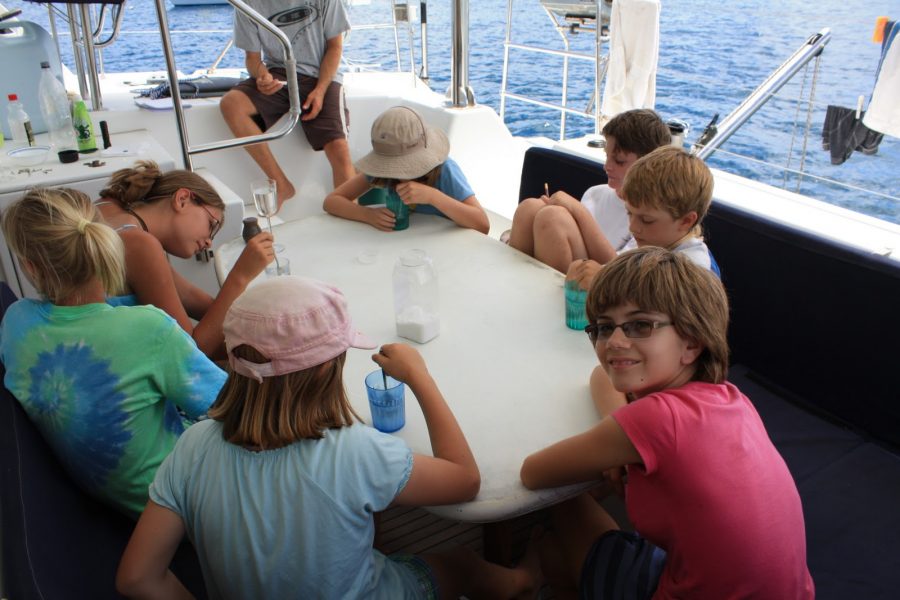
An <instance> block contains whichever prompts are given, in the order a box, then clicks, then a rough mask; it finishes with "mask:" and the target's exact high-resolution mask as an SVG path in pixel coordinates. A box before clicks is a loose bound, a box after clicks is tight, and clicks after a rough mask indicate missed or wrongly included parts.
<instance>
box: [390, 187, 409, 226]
mask: <svg viewBox="0 0 900 600" xmlns="http://www.w3.org/2000/svg"><path fill="white" fill-rule="evenodd" d="M386 205H387V209H388V210H389V211H391V212H392V213H394V219H395V220H394V231H400V230H401V229H406V228H407V227H409V207H408V206H407V205H405V204H404V203H403V200H401V199H400V196H398V195H397V192H396V191H394V190H393V189H389V190H388V191H387V200H386Z"/></svg>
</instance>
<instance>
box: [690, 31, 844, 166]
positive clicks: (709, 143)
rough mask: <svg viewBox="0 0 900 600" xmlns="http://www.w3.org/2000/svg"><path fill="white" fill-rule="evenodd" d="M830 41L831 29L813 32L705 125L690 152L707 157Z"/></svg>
mask: <svg viewBox="0 0 900 600" xmlns="http://www.w3.org/2000/svg"><path fill="white" fill-rule="evenodd" d="M830 40H831V29H829V28H828V27H826V28H824V29H822V30H821V31H820V32H819V33H816V34H814V35H812V36H810V38H809V39H808V40H806V42H804V43H803V45H802V46H800V48H798V49H797V51H796V52H794V54H792V55H791V57H790V58H788V59H787V60H786V61H785V62H784V63H782V64H781V66H780V67H778V68H777V69H775V70H774V71H773V72H772V74H771V75H769V76H768V77H767V78H766V80H765V81H763V82H762V83H761V84H760V85H759V87H757V88H756V89H755V90H753V92H751V93H750V95H749V96H747V97H746V98H745V99H744V100H743V101H742V102H741V103H740V104H739V105H738V107H737V108H735V109H734V110H733V111H731V113H730V114H729V115H728V116H727V117H725V118H724V119H722V121H721V122H720V123H719V124H718V125H715V124H710V125H709V126H707V129H706V131H704V132H703V133H702V134H701V135H700V138H699V139H698V140H697V141H696V142H694V144H693V146H692V148H691V152H692V153H693V154H696V155H697V156H699V157H700V158H702V159H704V160H706V159H707V158H709V157H710V156H712V154H713V153H714V152H715V151H716V149H717V148H718V147H719V146H721V145H722V144H723V143H725V141H726V140H727V139H728V138H730V137H731V136H732V134H733V133H734V132H735V131H737V130H738V129H739V128H740V127H741V125H743V124H744V123H745V122H746V121H747V119H749V118H750V117H751V116H753V114H754V113H756V111H758V110H759V109H760V108H761V107H762V106H763V105H764V104H765V103H766V102H768V101H769V100H770V99H771V98H772V97H773V95H774V94H775V93H776V92H777V91H778V90H780V89H781V88H782V87H783V86H784V84H786V83H787V82H788V81H790V80H791V78H792V77H794V75H796V74H797V73H798V72H799V71H800V69H802V68H803V67H804V66H806V64H807V63H808V62H810V61H811V60H813V59H815V58H816V57H817V56H819V54H821V52H822V50H823V49H824V48H825V46H826V45H827V44H828V42H829V41H830Z"/></svg>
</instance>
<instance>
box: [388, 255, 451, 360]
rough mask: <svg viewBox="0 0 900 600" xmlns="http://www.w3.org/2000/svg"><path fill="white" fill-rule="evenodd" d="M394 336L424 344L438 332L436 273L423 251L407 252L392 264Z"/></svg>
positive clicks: (439, 325) (438, 315)
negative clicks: (395, 333)
mask: <svg viewBox="0 0 900 600" xmlns="http://www.w3.org/2000/svg"><path fill="white" fill-rule="evenodd" d="M394 315H395V317H396V320H397V335H399V336H400V337H404V338H406V339H409V340H412V341H414V342H418V343H420V344H424V343H425V342H427V341H429V340H431V339H433V338H435V337H437V335H438V334H439V333H440V331H441V318H440V314H439V312H438V282H437V273H436V272H435V270H434V265H433V264H432V262H431V257H429V256H428V254H427V253H426V252H425V251H424V250H407V251H406V252H404V253H403V254H401V255H400V258H398V259H397V263H396V264H395V265H394Z"/></svg>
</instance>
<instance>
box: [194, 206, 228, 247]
mask: <svg viewBox="0 0 900 600" xmlns="http://www.w3.org/2000/svg"><path fill="white" fill-rule="evenodd" d="M195 202H196V200H195ZM197 204H199V205H200V208H202V209H203V210H205V211H206V214H208V215H209V219H210V220H209V239H213V238H214V237H216V234H217V233H219V230H220V229H222V222H221V221H220V220H218V219H217V218H215V217H214V216H213V214H212V213H211V212H209V209H208V208H206V205H205V204H203V203H202V202H197Z"/></svg>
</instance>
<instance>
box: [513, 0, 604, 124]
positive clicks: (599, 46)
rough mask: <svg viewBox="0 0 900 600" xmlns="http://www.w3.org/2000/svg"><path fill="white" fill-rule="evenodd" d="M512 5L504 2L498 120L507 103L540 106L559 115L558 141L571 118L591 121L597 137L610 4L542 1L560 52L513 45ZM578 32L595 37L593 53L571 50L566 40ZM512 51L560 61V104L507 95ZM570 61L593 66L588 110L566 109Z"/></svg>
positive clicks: (597, 0) (580, 0)
mask: <svg viewBox="0 0 900 600" xmlns="http://www.w3.org/2000/svg"><path fill="white" fill-rule="evenodd" d="M513 2H514V0H507V6H506V35H505V39H504V42H503V75H502V79H501V83H500V118H501V119H504V118H505V115H506V103H507V100H516V101H518V102H524V103H526V104H532V105H535V106H542V107H544V108H549V109H552V110H555V111H558V112H559V113H560V122H559V130H560V139H565V137H566V117H567V115H570V114H574V115H578V116H582V117H590V118H593V120H594V132H595V133H596V134H599V133H600V127H601V122H600V120H601V115H600V111H599V106H600V102H599V98H600V84H601V82H602V81H603V78H604V77H605V76H606V69H607V67H608V64H609V62H608V58H609V57H608V55H605V54H603V45H604V44H605V43H608V42H609V17H610V14H611V5H612V2H611V1H610V0H586V1H585V0H541V8H543V9H544V12H545V13H546V14H547V16H548V17H549V19H550V21H551V22H552V23H553V26H554V28H555V29H556V31H557V33H559V35H560V37H561V38H562V42H563V49H562V50H559V49H552V48H545V47H543V46H536V45H533V44H520V43H516V42H513V39H512V38H513V34H512V22H513ZM597 15H600V18H599V19H598V18H597ZM580 32H587V33H593V34H594V47H593V50H594V51H593V53H586V52H576V51H573V50H571V49H570V43H569V38H568V36H569V35H574V34H578V33H580ZM511 50H516V51H521V52H524V53H532V54H534V53H537V54H547V55H553V56H560V57H562V60H563V66H562V81H561V87H562V91H561V94H560V102H559V104H556V103H553V102H547V101H545V100H540V99H538V98H534V97H531V96H527V95H524V94H517V93H514V92H510V91H508V89H509V67H510V51H511ZM570 59H575V60H584V61H590V62H593V63H594V65H595V72H594V89H593V91H592V93H591V97H590V99H589V100H588V103H587V106H585V108H584V109H577V108H572V107H571V106H569V101H568V90H569V60H570Z"/></svg>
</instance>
